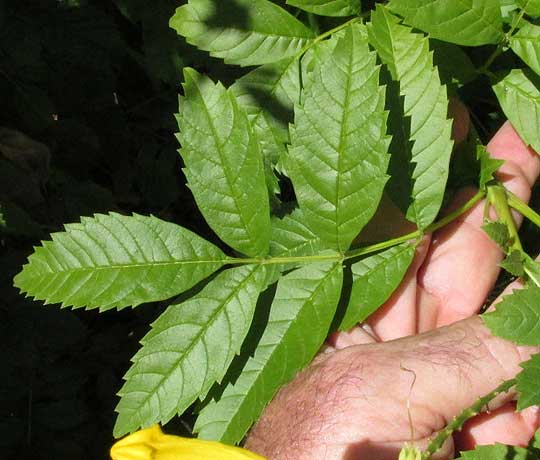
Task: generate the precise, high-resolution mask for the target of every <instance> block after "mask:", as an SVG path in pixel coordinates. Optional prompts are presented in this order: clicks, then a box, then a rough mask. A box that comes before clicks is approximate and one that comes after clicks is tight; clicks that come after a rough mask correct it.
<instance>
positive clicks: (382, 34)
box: [368, 5, 453, 228]
mask: <svg viewBox="0 0 540 460" xmlns="http://www.w3.org/2000/svg"><path fill="white" fill-rule="evenodd" d="M368 32H369V40H370V43H371V44H372V45H373V46H374V47H375V49H376V50H377V52H378V53H379V56H380V58H381V60H382V62H383V63H385V64H386V65H387V66H388V69H389V71H390V74H391V76H392V79H393V80H395V81H397V82H398V83H399V95H400V96H401V97H402V98H403V116H404V117H406V119H405V120H404V119H403V118H401V119H400V120H396V123H399V128H397V127H396V129H400V130H401V131H402V133H400V137H401V138H402V141H403V143H400V144H399V145H396V144H395V143H393V144H392V147H393V149H394V150H393V152H392V156H393V158H392V164H391V173H392V175H393V176H397V179H396V180H397V181H398V182H401V185H399V186H397V185H396V186H395V187H396V188H397V190H398V191H399V192H397V191H396V193H400V195H401V196H398V197H397V198H398V199H397V200H396V202H397V203H402V202H403V200H404V199H407V196H409V197H410V200H411V203H410V205H409V207H408V209H407V218H408V219H409V220H412V221H414V222H416V223H417V224H418V225H419V227H421V228H425V227H426V226H427V225H429V224H430V223H431V222H432V221H433V220H434V219H435V217H436V216H437V214H438V212H439V209H440V206H441V203H442V200H443V197H444V190H445V187H446V180H447V178H448V169H449V167H448V165H449V162H450V154H451V153H452V146H453V142H452V140H451V137H450V136H451V132H452V122H451V121H450V120H448V119H447V112H448V98H447V94H446V88H445V87H444V86H442V85H441V82H440V79H439V74H438V73H437V69H436V68H435V67H434V66H433V56H432V53H431V52H430V50H429V42H428V40H427V38H425V37H424V36H423V35H421V34H418V33H414V32H413V31H412V30H411V29H410V28H409V27H407V26H403V25H400V24H399V21H398V19H397V18H396V17H395V16H394V15H392V14H391V13H390V12H389V11H388V10H387V9H386V8H384V7H382V6H379V5H378V6H377V9H376V11H375V12H373V14H372V23H371V24H370V25H369V27H368ZM393 102H394V103H395V104H400V103H401V102H400V100H398V99H397V98H396V99H395V100H394V101H393ZM395 109H397V107H395ZM411 141H412V142H411ZM411 162H412V165H413V168H414V169H413V170H412V174H411V175H410V177H407V174H405V172H406V171H407V170H410V168H411ZM392 179H393V180H394V177H393V178H392ZM405 181H406V182H405ZM403 182H405V183H403ZM404 192H405V193H404ZM407 192H408V193H407ZM392 196H394V194H393V195H392Z"/></svg>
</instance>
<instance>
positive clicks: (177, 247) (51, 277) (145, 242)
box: [15, 213, 227, 311]
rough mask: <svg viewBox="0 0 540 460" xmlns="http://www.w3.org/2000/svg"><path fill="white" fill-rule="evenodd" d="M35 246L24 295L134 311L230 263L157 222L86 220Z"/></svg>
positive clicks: (20, 280)
mask: <svg viewBox="0 0 540 460" xmlns="http://www.w3.org/2000/svg"><path fill="white" fill-rule="evenodd" d="M65 230H66V231H65V232H62V233H54V234H53V235H52V241H46V242H44V243H43V246H42V247H38V248H36V250H35V252H34V253H33V254H32V255H31V256H30V257H29V258H28V264H27V265H25V266H24V267H23V270H22V272H21V273H19V274H18V275H17V276H16V277H15V286H17V287H18V288H19V289H21V291H23V292H26V293H27V294H28V295H30V296H32V297H34V298H35V299H38V300H45V301H46V302H47V303H56V302H62V306H64V307H67V306H73V307H75V308H79V307H87V308H97V307H99V308H100V310H101V311H104V310H108V309H111V308H115V307H116V308H118V309H120V308H124V307H127V306H130V305H131V306H137V305H139V304H141V303H144V302H154V301H157V300H163V299H167V298H169V297H172V296H175V295H177V294H180V293H181V292H183V291H185V290H187V289H189V288H190V287H192V286H194V285H195V284H196V283H198V282H199V281H201V280H203V279H205V278H206V277H208V276H209V275H210V274H212V273H213V272H214V271H216V270H217V269H218V268H220V267H221V266H223V264H224V263H226V262H227V258H226V256H225V255H224V254H223V252H221V250H219V249H218V248H217V247H215V246H214V245H213V244H211V243H209V242H208V241H206V240H204V239H202V238H201V237H199V236H197V235H195V234H194V233H192V232H190V231H189V230H186V229H184V228H182V227H180V226H178V225H175V224H171V223H168V222H164V221H162V220H159V219H157V218H156V217H144V216H139V215H133V216H130V217H127V216H121V215H120V214H116V213H111V214H108V215H101V214H96V215H95V216H94V218H88V217H83V218H81V223H80V224H69V225H66V226H65Z"/></svg>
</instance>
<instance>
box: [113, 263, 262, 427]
mask: <svg viewBox="0 0 540 460" xmlns="http://www.w3.org/2000/svg"><path fill="white" fill-rule="evenodd" d="M263 287H264V269H263V268H262V267H261V266H255V265H245V266H242V267H236V268H232V269H229V270H226V271H224V272H222V273H220V274H219V275H218V276H217V277H216V278H214V279H213V280H212V281H211V282H210V283H208V285H206V287H205V288H204V289H203V290H202V291H201V292H200V293H199V294H197V295H195V296H194V297H192V298H191V299H189V300H187V301H185V302H183V303H180V304H177V305H171V306H170V307H169V308H168V309H167V310H166V311H165V312H164V313H163V314H162V315H161V316H160V317H159V318H158V319H157V321H156V322H155V323H154V324H153V325H152V330H151V331H150V332H149V333H148V334H147V335H146V336H145V337H144V338H143V340H142V341H141V343H142V348H141V349H140V350H139V351H138V352H137V354H136V355H135V356H134V357H133V365H132V366H131V368H130V369H129V371H128V372H127V373H126V375H125V377H124V378H125V380H126V383H125V384H124V386H123V387H122V389H121V390H120V392H119V395H120V396H121V400H120V402H119V404H118V406H117V408H116V411H117V412H118V419H117V421H116V426H115V429H114V434H115V436H117V437H118V436H121V435H123V434H125V433H128V432H131V431H134V430H136V429H137V428H140V427H143V428H144V427H148V426H150V425H153V424H154V423H158V422H161V423H166V422H168V421H169V420H170V419H171V418H172V417H173V416H174V415H176V414H180V413H182V412H183V411H184V410H186V409H187V408H188V406H189V405H190V404H192V403H193V402H194V401H195V400H196V399H197V398H198V397H200V396H202V395H204V394H205V393H206V392H207V391H208V390H209V388H210V387H211V386H212V385H213V384H214V383H215V382H216V381H220V380H221V379H222V378H223V376H224V375H225V372H226V371H227V368H228V367H229V364H230V363H231V361H232V359H233V358H234V356H235V355H236V354H237V353H238V352H239V351H240V346H241V345H242V342H243V340H244V338H245V336H246V334H247V331H248V330H249V327H250V325H251V321H252V318H253V313H254V311H255V305H256V302H257V298H258V296H259V293H260V291H261V290H262V289H263Z"/></svg>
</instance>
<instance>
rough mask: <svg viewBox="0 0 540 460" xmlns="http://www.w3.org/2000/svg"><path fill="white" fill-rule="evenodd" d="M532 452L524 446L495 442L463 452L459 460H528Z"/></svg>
mask: <svg viewBox="0 0 540 460" xmlns="http://www.w3.org/2000/svg"><path fill="white" fill-rule="evenodd" d="M530 455H531V452H529V451H528V450H527V449H524V448H523V447H516V446H506V445H504V444H494V445H491V446H477V447H476V449H474V450H470V451H467V452H462V455H461V457H459V459H458V460H508V459H510V458H511V459H512V460H528V459H530V458H535V457H531V456H530Z"/></svg>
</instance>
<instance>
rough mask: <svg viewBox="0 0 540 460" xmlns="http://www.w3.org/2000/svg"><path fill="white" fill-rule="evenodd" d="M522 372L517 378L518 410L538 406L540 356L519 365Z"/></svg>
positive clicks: (539, 397)
mask: <svg viewBox="0 0 540 460" xmlns="http://www.w3.org/2000/svg"><path fill="white" fill-rule="evenodd" d="M520 366H521V367H522V368H523V370H522V371H521V372H520V373H519V374H518V376H517V384H516V388H517V390H518V395H519V396H518V403H517V408H518V410H523V409H525V408H527V407H530V406H538V405H540V385H538V382H540V355H533V356H532V358H531V359H529V360H528V361H525V362H524V363H522V364H520Z"/></svg>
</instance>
